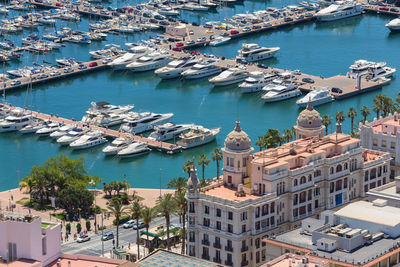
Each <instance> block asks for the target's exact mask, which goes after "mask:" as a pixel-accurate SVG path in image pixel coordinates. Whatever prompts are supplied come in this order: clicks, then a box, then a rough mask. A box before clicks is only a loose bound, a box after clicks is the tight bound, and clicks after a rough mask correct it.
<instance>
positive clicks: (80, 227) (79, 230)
mask: <svg viewBox="0 0 400 267" xmlns="http://www.w3.org/2000/svg"><path fill="white" fill-rule="evenodd" d="M76 231H77V232H78V234H79V233H80V232H81V231H82V225H81V223H77V225H76Z"/></svg>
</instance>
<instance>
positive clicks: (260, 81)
mask: <svg viewBox="0 0 400 267" xmlns="http://www.w3.org/2000/svg"><path fill="white" fill-rule="evenodd" d="M249 75H250V77H248V78H246V79H245V80H244V82H243V83H241V84H239V88H240V89H241V91H242V93H254V92H260V91H261V90H262V88H263V87H264V86H266V85H267V84H269V83H270V82H272V81H273V80H274V79H275V78H276V75H275V74H265V73H263V72H261V71H253V72H250V73H249Z"/></svg>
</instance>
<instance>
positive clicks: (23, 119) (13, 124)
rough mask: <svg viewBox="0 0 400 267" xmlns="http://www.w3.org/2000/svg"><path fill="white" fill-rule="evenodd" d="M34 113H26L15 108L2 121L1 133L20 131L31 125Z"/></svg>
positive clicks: (0, 124)
mask: <svg viewBox="0 0 400 267" xmlns="http://www.w3.org/2000/svg"><path fill="white" fill-rule="evenodd" d="M31 120H32V115H31V114H27V113H24V112H23V111H22V110H13V111H11V114H10V115H9V116H7V117H6V118H5V119H4V120H2V121H0V133H5V132H12V131H18V130H20V129H22V128H24V127H25V126H26V125H29V124H30V122H31Z"/></svg>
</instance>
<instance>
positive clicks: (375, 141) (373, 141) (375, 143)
mask: <svg viewBox="0 0 400 267" xmlns="http://www.w3.org/2000/svg"><path fill="white" fill-rule="evenodd" d="M372 145H373V146H377V145H378V140H377V139H376V138H374V139H372Z"/></svg>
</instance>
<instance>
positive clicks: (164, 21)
mask: <svg viewBox="0 0 400 267" xmlns="http://www.w3.org/2000/svg"><path fill="white" fill-rule="evenodd" d="M160 24H161V25H170V24H171V23H169V22H168V21H166V20H162V21H160Z"/></svg>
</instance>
